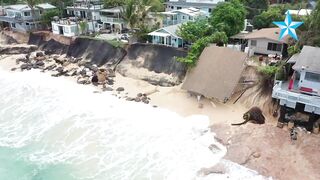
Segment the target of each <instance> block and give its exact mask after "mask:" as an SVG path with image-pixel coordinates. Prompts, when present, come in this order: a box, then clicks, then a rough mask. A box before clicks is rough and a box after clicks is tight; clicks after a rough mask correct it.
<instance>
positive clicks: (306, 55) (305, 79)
mask: <svg viewBox="0 0 320 180" xmlns="http://www.w3.org/2000/svg"><path fill="white" fill-rule="evenodd" d="M319 60H320V48H318V47H312V46H304V47H303V49H302V50H301V52H300V53H299V54H296V55H294V56H293V57H292V58H290V59H289V61H288V62H289V63H294V66H293V67H292V69H293V70H294V71H295V74H296V79H299V81H298V82H297V83H298V86H297V87H298V89H299V91H300V92H302V93H306V94H311V95H317V96H320V66H319V65H320V63H319Z"/></svg>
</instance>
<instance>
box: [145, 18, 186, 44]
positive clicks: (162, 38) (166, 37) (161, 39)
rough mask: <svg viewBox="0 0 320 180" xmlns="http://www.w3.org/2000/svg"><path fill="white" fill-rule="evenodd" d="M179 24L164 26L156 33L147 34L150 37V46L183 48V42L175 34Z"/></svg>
mask: <svg viewBox="0 0 320 180" xmlns="http://www.w3.org/2000/svg"><path fill="white" fill-rule="evenodd" d="M180 25H181V24H176V25H171V26H166V27H163V28H160V29H158V30H156V31H153V32H151V33H149V34H148V35H149V36H151V37H152V44H158V45H164V46H171V47H176V48H179V47H183V46H184V41H183V39H182V38H181V37H180V36H178V35H177V34H176V33H177V31H178V30H179V27H180Z"/></svg>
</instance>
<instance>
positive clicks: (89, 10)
mask: <svg viewBox="0 0 320 180" xmlns="http://www.w3.org/2000/svg"><path fill="white" fill-rule="evenodd" d="M92 5H93V9H94V10H95V3H94V2H93V3H92ZM87 6H88V14H91V24H92V30H93V32H95V28H94V22H93V12H92V11H91V9H90V6H91V0H89V2H88V4H87Z"/></svg>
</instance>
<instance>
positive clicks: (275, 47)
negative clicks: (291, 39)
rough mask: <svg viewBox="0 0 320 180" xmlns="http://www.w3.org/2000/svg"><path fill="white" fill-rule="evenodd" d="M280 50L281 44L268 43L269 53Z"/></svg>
mask: <svg viewBox="0 0 320 180" xmlns="http://www.w3.org/2000/svg"><path fill="white" fill-rule="evenodd" d="M281 49H282V44H277V43H268V50H269V51H281Z"/></svg>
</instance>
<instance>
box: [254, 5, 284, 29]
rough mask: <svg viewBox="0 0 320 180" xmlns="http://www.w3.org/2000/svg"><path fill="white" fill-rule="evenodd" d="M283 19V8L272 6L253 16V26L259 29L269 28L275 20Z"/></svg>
mask: <svg viewBox="0 0 320 180" xmlns="http://www.w3.org/2000/svg"><path fill="white" fill-rule="evenodd" d="M282 19H284V15H283V13H282V9H281V8H280V7H271V8H269V9H268V10H267V11H264V12H263V13H261V14H260V15H258V16H255V17H254V18H253V26H254V27H255V28H257V29H261V28H268V27H271V26H273V24H272V22H273V21H280V20H282Z"/></svg>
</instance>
